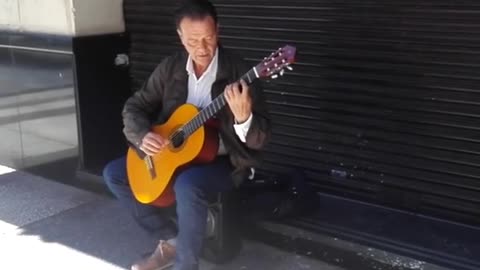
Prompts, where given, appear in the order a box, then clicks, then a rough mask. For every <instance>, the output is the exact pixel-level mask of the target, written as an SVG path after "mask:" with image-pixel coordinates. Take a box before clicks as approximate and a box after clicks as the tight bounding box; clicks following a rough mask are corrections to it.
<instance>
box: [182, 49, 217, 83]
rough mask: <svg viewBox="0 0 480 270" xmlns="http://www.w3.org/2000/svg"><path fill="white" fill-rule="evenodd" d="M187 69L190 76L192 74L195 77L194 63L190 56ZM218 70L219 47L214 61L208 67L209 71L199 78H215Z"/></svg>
mask: <svg viewBox="0 0 480 270" xmlns="http://www.w3.org/2000/svg"><path fill="white" fill-rule="evenodd" d="M185 69H186V70H187V73H188V75H192V74H194V75H195V71H194V69H193V61H192V57H191V56H190V55H189V56H188V60H187V66H186V67H185ZM217 70H218V47H217V49H216V50H215V55H214V56H213V58H212V61H211V62H210V64H209V65H208V67H207V70H205V72H204V73H203V74H202V76H201V77H200V78H198V80H200V79H201V78H203V77H205V76H208V75H210V76H215V75H216V74H217Z"/></svg>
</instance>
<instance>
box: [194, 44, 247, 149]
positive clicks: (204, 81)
mask: <svg viewBox="0 0 480 270" xmlns="http://www.w3.org/2000/svg"><path fill="white" fill-rule="evenodd" d="M185 69H186V70H187V73H188V96H187V103H190V104H193V105H195V106H196V107H197V108H199V109H203V108H205V107H206V106H207V105H208V104H210V102H212V95H211V89H212V85H213V83H214V82H215V79H216V77H217V71H218V48H217V50H216V51H215V55H214V56H213V59H212V61H211V62H210V65H208V67H207V69H206V70H205V72H204V73H203V74H202V76H200V78H197V75H196V74H195V70H194V68H193V61H192V57H191V56H188V60H187V65H186V67H185ZM251 124H252V114H250V117H249V118H248V120H247V121H245V122H244V123H242V124H234V125H233V127H234V129H235V133H236V134H237V136H238V138H240V140H241V141H242V142H246V137H247V133H248V130H249V129H250V125H251ZM219 154H225V147H224V144H223V140H222V139H221V138H220V149H219Z"/></svg>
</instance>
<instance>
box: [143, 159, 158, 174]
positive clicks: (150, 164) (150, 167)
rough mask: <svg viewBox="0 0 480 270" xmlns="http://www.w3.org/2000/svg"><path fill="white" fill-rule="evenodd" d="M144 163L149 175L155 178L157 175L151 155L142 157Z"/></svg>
mask: <svg viewBox="0 0 480 270" xmlns="http://www.w3.org/2000/svg"><path fill="white" fill-rule="evenodd" d="M143 160H144V161H145V165H146V166H147V168H148V172H149V173H150V177H152V179H155V178H156V177H157V173H156V172H155V165H154V164H153V160H152V157H151V156H146V157H145V158H144V159H143Z"/></svg>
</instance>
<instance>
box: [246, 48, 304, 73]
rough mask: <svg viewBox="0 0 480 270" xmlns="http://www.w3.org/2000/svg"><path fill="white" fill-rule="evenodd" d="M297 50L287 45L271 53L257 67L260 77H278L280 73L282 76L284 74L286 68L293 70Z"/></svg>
mask: <svg viewBox="0 0 480 270" xmlns="http://www.w3.org/2000/svg"><path fill="white" fill-rule="evenodd" d="M296 50H297V49H296V48H295V47H293V46H289V45H286V46H284V47H283V48H279V49H278V50H276V51H275V52H273V53H272V54H270V56H268V57H265V59H264V60H263V61H262V62H260V64H258V65H257V66H256V67H255V69H256V71H257V74H258V78H267V77H271V78H272V79H276V78H277V77H278V74H280V76H282V75H283V73H284V71H285V68H287V69H289V70H292V67H291V66H290V65H291V64H292V63H293V62H295V53H296Z"/></svg>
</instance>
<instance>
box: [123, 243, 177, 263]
mask: <svg viewBox="0 0 480 270" xmlns="http://www.w3.org/2000/svg"><path fill="white" fill-rule="evenodd" d="M174 259H175V247H174V246H172V245H170V244H169V243H167V242H166V241H163V240H160V243H159V244H158V246H157V248H156V249H155V251H154V252H153V253H152V255H150V257H148V258H145V259H143V260H141V261H139V262H137V263H135V264H134V265H132V268H131V269H132V270H163V269H167V268H168V267H170V266H172V265H173V261H174Z"/></svg>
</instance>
